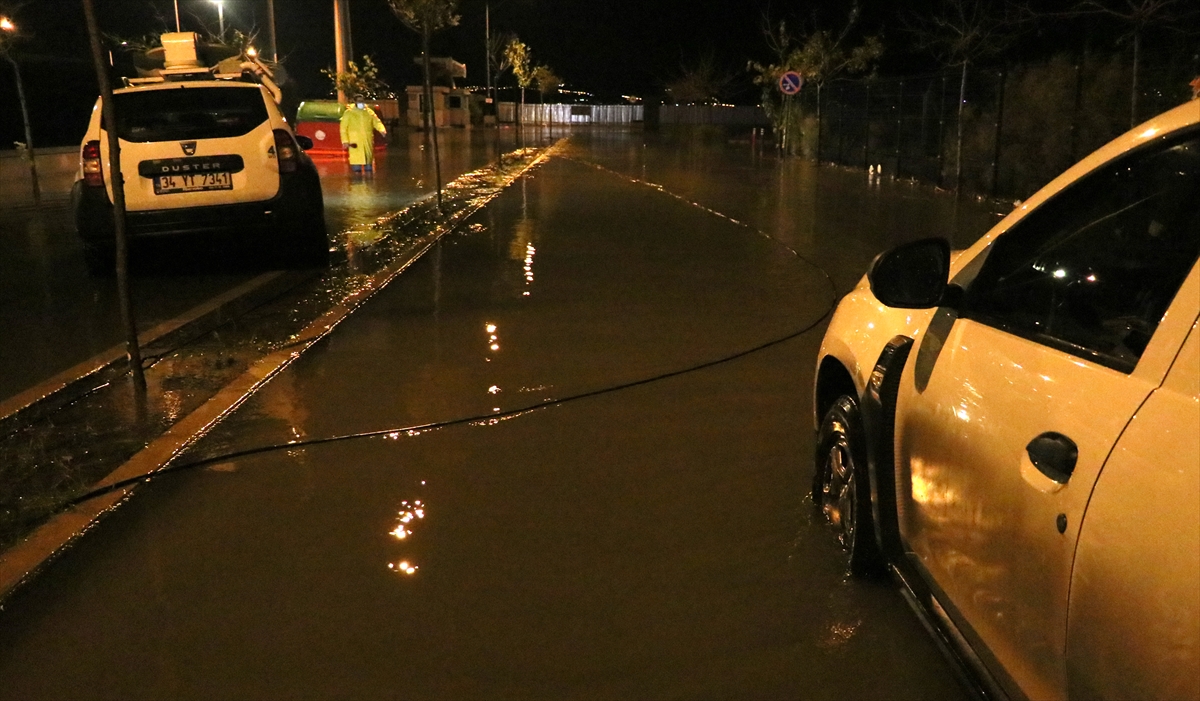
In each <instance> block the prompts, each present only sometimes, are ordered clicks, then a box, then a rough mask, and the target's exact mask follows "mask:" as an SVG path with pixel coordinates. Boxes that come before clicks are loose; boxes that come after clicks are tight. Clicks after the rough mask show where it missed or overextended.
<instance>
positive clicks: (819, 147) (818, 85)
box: [816, 83, 821, 163]
mask: <svg viewBox="0 0 1200 701" xmlns="http://www.w3.org/2000/svg"><path fill="white" fill-rule="evenodd" d="M816 151H817V153H816V155H817V163H820V162H821V84H820V83H817V149H816Z"/></svg>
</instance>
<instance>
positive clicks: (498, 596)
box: [0, 132, 988, 699]
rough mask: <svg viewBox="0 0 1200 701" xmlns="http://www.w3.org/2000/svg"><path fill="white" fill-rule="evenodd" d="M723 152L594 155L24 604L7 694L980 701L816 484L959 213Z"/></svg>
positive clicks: (897, 189) (574, 146) (11, 624)
mask: <svg viewBox="0 0 1200 701" xmlns="http://www.w3.org/2000/svg"><path fill="white" fill-rule="evenodd" d="M702 146H703V148H702V149H701V150H702V151H706V152H707V155H706V156H705V155H703V154H702V153H696V154H693V155H687V154H685V155H682V156H681V155H678V153H677V152H676V149H677V148H678V145H676V144H671V143H670V142H669V140H667V139H661V140H655V141H648V140H644V139H643V136H642V135H641V134H640V133H635V132H630V133H624V134H621V133H612V134H608V133H605V134H601V133H599V132H586V133H583V134H579V135H576V136H574V137H572V138H571V140H570V141H569V142H568V143H567V145H566V146H565V147H563V148H562V149H561V151H560V152H559V154H560V155H558V156H555V157H552V158H551V159H550V160H549V161H547V162H546V163H544V164H543V165H542V166H540V167H538V168H536V169H535V170H533V171H531V172H530V173H529V174H528V175H527V176H526V177H525V178H522V179H521V180H519V181H518V182H517V183H516V184H514V185H513V186H512V187H510V188H509V189H508V190H507V191H506V192H504V193H503V194H502V195H500V197H498V198H497V199H496V200H494V201H493V202H492V204H490V205H489V206H488V207H487V208H485V209H484V210H482V211H481V212H479V213H477V214H476V215H475V216H474V217H473V219H472V220H470V222H469V224H468V225H467V226H465V227H463V228H462V229H460V232H459V233H455V234H452V235H450V236H448V237H446V238H444V239H443V240H442V242H441V243H440V244H439V245H438V246H437V247H436V248H434V249H433V250H431V251H430V252H429V253H427V254H426V255H425V256H424V257H423V258H422V259H421V260H420V261H418V263H416V264H415V265H414V266H413V267H412V268H410V269H409V270H408V271H407V272H406V273H405V274H404V275H402V276H400V277H399V278H398V279H397V280H396V281H395V282H393V283H392V285H391V286H389V287H388V288H386V289H385V290H383V291H382V292H380V293H379V294H378V295H377V296H376V297H374V298H373V299H372V300H370V302H368V303H367V304H366V305H365V306H364V307H363V308H362V309H361V310H359V311H358V312H357V313H356V314H355V315H353V316H352V317H351V318H350V319H348V320H347V321H346V322H344V323H343V324H342V325H340V326H339V327H338V328H337V329H336V330H335V331H334V332H333V333H332V334H331V335H330V336H328V337H327V338H326V339H325V340H324V341H322V342H321V343H320V344H319V345H318V346H316V347H315V348H314V349H312V350H311V351H310V352H309V353H307V354H305V355H304V356H303V357H302V358H300V360H298V361H297V362H296V363H295V364H293V365H292V366H290V367H289V368H288V369H287V370H285V371H284V372H283V373H281V374H280V375H279V376H277V377H276V378H275V379H274V380H273V381H272V382H271V383H270V384H269V385H267V386H266V387H265V388H264V389H263V390H262V391H260V392H259V393H258V394H257V395H255V396H254V397H252V398H251V399H250V400H249V401H247V402H246V403H245V404H244V405H243V406H242V407H241V408H240V409H239V410H238V411H237V412H236V413H235V414H234V415H233V416H231V417H230V418H229V419H227V420H226V421H225V422H223V423H222V424H221V425H220V426H218V427H217V428H216V430H214V432H213V433H211V434H210V435H209V436H208V437H207V438H205V439H204V440H202V441H201V442H200V444H199V445H197V446H196V447H194V448H193V449H192V451H191V452H190V454H188V455H185V456H184V457H183V458H182V459H181V460H182V461H183V462H187V461H191V460H196V459H198V458H201V457H207V458H216V460H215V461H214V462H213V463H211V464H209V465H208V466H207V467H205V468H200V469H196V470H190V471H184V472H181V473H177V474H174V475H172V476H167V477H163V478H161V479H160V480H158V481H156V482H154V483H152V484H151V485H149V486H147V487H144V488H143V489H142V490H141V491H140V492H139V494H138V495H137V496H136V497H135V498H134V499H133V500H131V501H130V502H129V503H128V504H126V505H125V506H124V507H122V508H121V509H119V510H117V511H116V512H115V513H114V514H112V515H111V516H109V517H108V518H107V519H106V520H105V521H103V522H102V523H101V524H100V526H99V527H97V528H95V529H94V530H93V531H92V532H91V533H89V534H88V535H87V536H86V537H85V538H83V539H82V540H81V542H80V543H79V544H78V545H77V546H76V547H75V548H73V549H72V550H71V551H69V552H68V553H66V554H65V555H64V556H63V557H62V558H61V559H59V560H58V561H57V562H55V563H54V564H53V565H51V566H50V567H49V568H48V569H47V571H46V572H45V573H44V574H43V575H42V576H40V577H39V578H38V579H37V580H35V581H34V582H33V583H32V584H30V585H29V586H27V587H26V588H24V589H23V590H21V591H20V592H19V593H18V594H17V595H16V596H14V597H13V598H11V599H10V600H8V601H7V602H6V605H5V608H6V610H5V611H3V612H2V613H0V682H2V683H0V697H5V698H23V699H24V698H63V697H69V698H163V697H171V698H297V697H300V698H392V697H411V698H428V697H434V698H447V697H450V698H493V697H513V696H517V697H552V698H565V697H580V698H597V697H601V698H611V697H636V698H667V697H670V698H677V697H684V698H713V697H729V696H737V697H748V698H797V697H798V698H818V699H821V698H828V699H841V698H879V699H901V698H958V697H962V696H963V695H964V692H963V690H962V688H961V687H959V685H958V683H957V682H956V681H955V677H954V675H953V673H952V671H951V670H950V669H949V668H948V667H947V666H946V664H945V663H944V661H943V660H942V658H941V657H940V656H939V654H938V653H937V650H936V648H935V647H934V645H933V643H932V642H931V641H930V640H929V638H928V637H927V636H926V633H925V632H924V630H923V628H922V627H921V625H920V624H919V623H918V621H917V620H916V618H915V617H914V616H913V615H912V614H911V612H910V611H909V610H908V609H907V607H906V606H905V604H904V602H903V600H902V598H901V596H900V595H899V594H898V593H897V592H896V591H895V590H894V588H893V587H892V586H890V585H888V584H880V583H874V584H873V583H863V582H858V581H854V580H850V579H848V578H847V576H846V574H845V572H844V570H843V566H842V562H841V558H840V553H839V551H838V548H837V546H836V540H835V537H834V535H833V534H832V533H831V532H829V530H828V529H827V528H826V527H824V525H823V524H822V523H821V522H820V521H819V519H817V518H815V516H814V513H813V507H812V504H811V502H810V501H807V500H806V498H805V491H806V488H807V485H808V484H809V482H810V479H811V474H812V466H811V455H812V448H813V446H812V418H811V416H810V412H811V409H810V400H809V387H810V384H811V380H812V369H813V368H812V365H813V361H814V356H815V352H816V348H817V345H818V344H819V341H820V332H821V329H822V324H821V322H822V319H823V318H824V316H825V314H826V313H827V311H828V310H829V308H830V305H831V304H833V303H834V301H835V299H836V297H837V296H838V294H839V293H840V292H844V291H845V289H846V288H847V287H848V285H850V284H853V281H854V280H855V279H857V277H858V276H859V275H861V271H862V269H863V268H864V267H865V265H866V262H867V261H869V259H870V256H871V255H873V254H874V252H876V251H877V250H878V248H879V247H882V246H878V247H877V244H879V243H882V244H883V245H888V244H889V243H891V242H895V241H900V240H908V239H911V238H917V237H919V236H921V235H924V234H926V233H928V232H922V231H919V229H920V227H922V226H928V225H929V224H930V222H931V221H933V219H931V217H930V216H929V211H930V208H932V207H941V206H943V205H942V204H941V200H939V196H938V195H935V194H930V193H927V192H926V193H924V194H922V192H921V190H920V189H919V188H915V187H912V186H909V185H896V184H891V183H886V182H885V183H880V184H878V185H868V184H867V183H866V182H865V176H862V175H860V174H854V173H851V172H848V171H846V172H844V171H834V170H829V171H825V170H820V171H818V170H816V169H808V168H806V167H801V166H796V165H793V164H790V163H784V164H780V163H778V162H774V161H773V160H772V159H771V158H770V157H769V156H765V155H761V154H755V153H753V152H752V151H751V149H750V147H749V146H747V147H746V148H745V149H742V148H741V147H740V146H737V145H735V146H732V147H730V146H723V145H720V144H707V145H702ZM781 173H782V174H781ZM705 174H707V179H706V178H705V177H704V175H705ZM377 177H379V176H378V175H377ZM814 177H815V178H817V182H816V183H812V182H809V179H810V178H814ZM635 179H641V180H648V181H652V182H653V183H657V185H658V187H655V186H651V185H648V184H645V183H644V182H638V181H637V180H635ZM710 180H711V181H713V182H709V181H710ZM777 181H778V182H780V183H786V185H784V184H777ZM755 183H771V184H772V185H774V186H775V187H773V188H772V189H769V190H762V189H760V188H759V187H756V186H755ZM775 188H778V189H775ZM872 188H874V189H872ZM921 197H925V204H924V206H922V205H921V203H920V198H921ZM772 200H774V202H775V205H774V207H772V205H771V201H772ZM839 203H840V204H839ZM698 205H702V206H698ZM864 210H866V211H868V212H872V213H874V214H875V215H876V216H878V217H882V218H883V219H884V220H885V221H884V222H882V223H880V222H875V221H874V220H873V219H870V217H868V216H867V215H864V214H863V211H864ZM978 216H979V219H980V221H986V219H987V216H988V215H986V214H985V213H980V214H978ZM785 221H786V224H785ZM943 226H944V227H945V228H947V229H950V228H952V226H953V225H952V224H945V223H943ZM889 232H890V233H889ZM952 233H954V234H955V235H956V236H961V237H969V236H973V235H974V236H977V235H978V233H981V232H973V231H966V232H963V233H959V232H958V231H957V230H955V231H952ZM889 236H890V237H891V238H890V239H889ZM771 237H777V238H778V239H779V240H775V239H773V238H771ZM806 330H807V331H806ZM787 338H790V340H783V341H781V342H779V343H776V344H773V345H770V346H768V347H766V348H765V349H764V350H761V351H758V352H754V353H750V354H748V355H741V356H740V357H735V356H739V355H740V354H741V353H742V352H743V351H745V350H747V349H751V348H754V347H756V346H760V345H764V344H766V343H768V342H771V341H775V340H780V339H787ZM726 358H732V359H730V360H727V361H726V362H714V361H721V360H722V359H726ZM689 368H696V369H693V370H691V371H690V372H682V373H680V371H683V370H687V369H689ZM622 386H625V387H624V388H621V387H622ZM547 402H549V403H548V405H545V406H543V407H542V408H539V409H536V410H533V409H531V410H530V411H524V412H522V411H519V410H521V409H523V408H528V407H531V406H534V405H537V404H539V403H547ZM464 420H466V421H464ZM435 422H448V423H449V424H451V425H447V426H445V427H441V428H430V429H429V430H426V429H423V428H422V429H417V430H406V429H411V427H415V426H419V425H424V424H430V423H435ZM389 429H390V430H391V431H390V433H388V432H386V431H388V430H389ZM365 431H385V434H384V435H383V436H380V437H373V438H361V439H348V440H344V441H340V442H335V443H328V444H323V445H314V446H308V447H299V446H295V445H291V446H289V445H288V444H289V443H291V442H294V441H305V440H312V439H317V438H326V437H335V436H349V435H351V434H355V433H358V432H365ZM268 445H278V446H280V448H279V449H278V450H273V451H270V452H265V453H262V454H259V455H255V456H250V457H243V458H236V459H221V458H220V456H222V455H224V454H227V453H230V452H233V451H237V450H242V449H246V448H253V447H259V446H268Z"/></svg>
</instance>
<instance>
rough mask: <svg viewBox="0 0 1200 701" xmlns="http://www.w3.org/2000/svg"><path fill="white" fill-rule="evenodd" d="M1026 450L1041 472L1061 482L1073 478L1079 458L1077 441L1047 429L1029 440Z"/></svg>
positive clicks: (1064, 482) (1063, 482)
mask: <svg viewBox="0 0 1200 701" xmlns="http://www.w3.org/2000/svg"><path fill="white" fill-rule="evenodd" d="M1025 452H1026V453H1028V454H1029V460H1030V462H1032V463H1033V466H1034V467H1036V468H1037V469H1038V471H1039V472H1041V473H1042V474H1043V475H1045V476H1047V477H1049V478H1050V479H1052V480H1054V481H1055V482H1058V483H1059V484H1066V483H1067V480H1069V479H1071V473H1072V472H1074V471H1075V462H1076V461H1077V460H1078V459H1079V448H1077V447H1076V446H1075V441H1073V440H1071V439H1070V438H1067V437H1066V436H1064V435H1063V434H1061V433H1055V432H1054V431H1047V432H1046V433H1043V434H1042V435H1040V436H1038V437H1037V438H1034V439H1033V440H1031V441H1029V445H1027V446H1025Z"/></svg>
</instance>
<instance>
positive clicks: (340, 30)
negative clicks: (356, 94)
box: [333, 0, 348, 105]
mask: <svg viewBox="0 0 1200 701" xmlns="http://www.w3.org/2000/svg"><path fill="white" fill-rule="evenodd" d="M344 2H348V0H333V51H334V57H335V58H334V60H335V61H336V62H337V73H338V74H341V73H345V72H346V45H345V43H344V42H345V27H344V26H343V22H342V19H343V17H344V15H343V9H342V3H344ZM337 99H338V104H340V105H344V104H346V91H345V90H343V89H342V88H341V86H340V85H339V86H338V91H337Z"/></svg>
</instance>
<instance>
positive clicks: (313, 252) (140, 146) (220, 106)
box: [72, 32, 329, 272]
mask: <svg viewBox="0 0 1200 701" xmlns="http://www.w3.org/2000/svg"><path fill="white" fill-rule="evenodd" d="M203 48H204V47H203V46H202V45H200V44H199V43H198V41H197V39H196V37H195V35H194V34H192V33H190V32H185V33H174V34H165V35H163V48H162V49H160V50H157V52H158V54H159V60H160V62H161V64H160V65H161V68H155V69H154V70H153V71H152V75H149V76H148V77H144V78H138V79H132V80H129V81H127V83H129V85H128V87H125V88H123V89H120V90H116V91H114V95H113V99H114V101H115V103H116V107H117V115H118V123H117V131H118V136H119V139H120V147H121V174H122V176H123V178H122V179H123V181H124V185H125V186H124V194H125V205H126V210H127V216H126V228H127V232H128V236H129V239H130V240H131V241H134V242H136V241H138V240H144V239H151V238H158V239H161V238H166V237H171V238H187V239H190V240H191V241H192V242H193V243H195V244H198V245H200V246H204V247H213V246H220V247H222V248H225V247H242V248H247V247H249V248H258V249H265V250H268V251H271V252H273V253H277V254H278V255H280V256H281V257H283V258H284V259H285V260H286V261H288V262H293V263H300V264H313V265H321V264H325V263H327V261H328V255H329V242H328V239H327V236H326V231H325V221H324V204H323V200H322V194H321V181H320V178H319V176H318V175H317V171H316V168H315V166H314V165H313V163H312V160H311V159H310V158H309V157H308V156H307V155H305V153H304V150H303V149H304V148H305V147H311V146H312V142H311V141H309V140H308V139H306V138H304V137H297V136H296V135H295V134H294V133H293V132H292V129H291V127H290V126H288V123H287V120H286V119H284V117H283V114H282V113H281V112H280V111H279V107H278V105H277V101H278V98H279V93H278V88H277V87H275V86H274V84H273V83H272V82H271V81H270V79H269V77H268V76H267V75H264V71H265V70H266V69H265V67H264V66H262V64H261V63H257V62H256V61H254V59H253V57H252V56H250V57H243V58H246V59H248V60H242V59H241V58H234V60H233V63H232V64H229V63H228V61H226V62H223V63H222V64H220V66H214V67H206V66H204V65H203V63H204V62H203V61H202V60H201V56H200V52H201V50H202V49H203ZM227 65H231V68H232V72H230V73H222V72H220V67H222V66H227ZM268 75H269V74H268ZM246 78H254V79H255V80H246ZM108 164H109V145H108V136H107V132H106V131H105V129H104V123H103V120H102V103H101V101H100V100H97V102H96V108H95V109H94V110H93V111H92V116H91V121H90V122H89V123H88V127H87V133H86V135H85V136H84V137H83V144H82V146H81V149H80V166H79V171H78V174H77V176H76V182H75V186H74V189H73V191H72V205H73V209H74V215H75V227H76V231H77V232H78V234H79V236H80V238H81V239H82V241H83V245H84V253H85V256H86V259H87V263H88V266H89V267H90V268H91V269H92V270H93V271H94V272H102V271H105V270H112V268H113V249H114V240H115V237H114V225H113V216H112V210H113V190H112V178H110V177H108V173H107V171H108Z"/></svg>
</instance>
